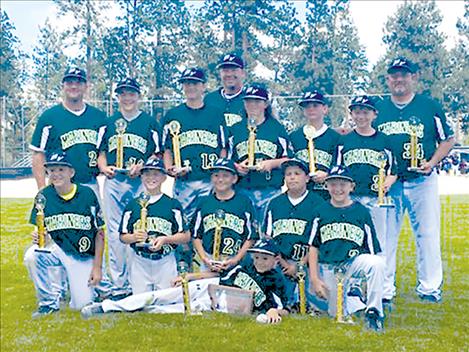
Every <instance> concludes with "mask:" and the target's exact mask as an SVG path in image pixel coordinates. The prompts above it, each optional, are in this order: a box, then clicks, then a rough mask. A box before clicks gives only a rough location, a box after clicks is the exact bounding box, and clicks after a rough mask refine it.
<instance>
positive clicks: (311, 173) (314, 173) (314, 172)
mask: <svg viewBox="0 0 469 352" xmlns="http://www.w3.org/2000/svg"><path fill="white" fill-rule="evenodd" d="M316 175H317V173H316V171H312V172H310V173H309V174H308V176H309V177H314V176H316Z"/></svg>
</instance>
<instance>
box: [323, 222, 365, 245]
mask: <svg viewBox="0 0 469 352" xmlns="http://www.w3.org/2000/svg"><path fill="white" fill-rule="evenodd" d="M320 234H321V242H322V243H325V242H327V241H332V240H347V241H352V242H355V243H356V244H357V245H359V246H361V245H363V240H364V238H365V232H364V231H363V230H362V229H361V228H360V227H358V226H356V225H353V224H348V223H343V222H340V223H337V222H335V223H332V224H327V225H324V226H322V227H321V229H320Z"/></svg>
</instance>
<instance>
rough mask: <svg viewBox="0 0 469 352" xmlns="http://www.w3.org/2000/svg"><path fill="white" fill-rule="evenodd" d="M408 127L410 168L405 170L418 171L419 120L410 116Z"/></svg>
mask: <svg viewBox="0 0 469 352" xmlns="http://www.w3.org/2000/svg"><path fill="white" fill-rule="evenodd" d="M409 125H410V150H409V153H410V167H408V168H407V170H409V171H417V170H419V165H418V164H419V143H418V142H419V140H418V136H417V132H418V127H419V125H420V119H419V118H418V117H416V116H412V117H411V118H410V119H409Z"/></svg>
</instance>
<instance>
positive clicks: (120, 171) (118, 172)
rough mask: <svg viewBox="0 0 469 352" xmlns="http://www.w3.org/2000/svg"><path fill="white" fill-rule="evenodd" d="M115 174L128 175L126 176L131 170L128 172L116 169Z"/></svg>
mask: <svg viewBox="0 0 469 352" xmlns="http://www.w3.org/2000/svg"><path fill="white" fill-rule="evenodd" d="M114 172H115V173H117V174H123V175H126V174H128V173H129V170H127V169H118V168H115V169H114Z"/></svg>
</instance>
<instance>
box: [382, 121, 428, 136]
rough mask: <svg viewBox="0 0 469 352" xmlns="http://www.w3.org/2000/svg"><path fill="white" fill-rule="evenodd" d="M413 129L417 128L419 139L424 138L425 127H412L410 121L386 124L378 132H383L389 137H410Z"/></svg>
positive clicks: (421, 125)
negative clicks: (394, 135)
mask: <svg viewBox="0 0 469 352" xmlns="http://www.w3.org/2000/svg"><path fill="white" fill-rule="evenodd" d="M413 128H415V130H416V132H417V137H418V138H422V137H423V131H424V128H425V126H424V125H423V124H418V125H417V126H411V125H410V123H409V121H390V122H385V123H382V124H381V125H379V126H378V131H381V132H383V133H384V134H387V135H393V134H407V135H409V136H410V134H411V133H412V129H413Z"/></svg>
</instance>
